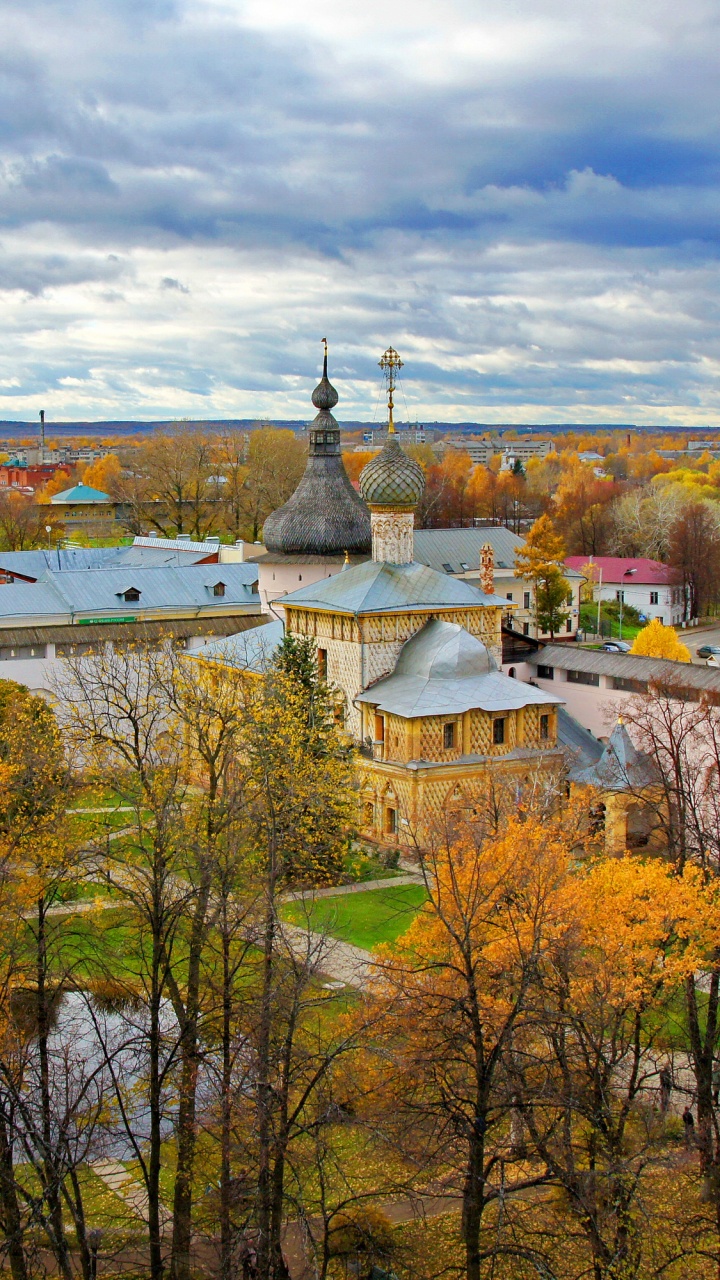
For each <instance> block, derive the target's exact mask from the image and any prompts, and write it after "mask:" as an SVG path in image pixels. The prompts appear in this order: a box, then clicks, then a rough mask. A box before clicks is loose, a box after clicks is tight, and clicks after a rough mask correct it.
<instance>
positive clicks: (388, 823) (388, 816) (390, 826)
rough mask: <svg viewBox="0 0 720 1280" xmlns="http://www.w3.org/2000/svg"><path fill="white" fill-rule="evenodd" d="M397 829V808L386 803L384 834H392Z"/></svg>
mask: <svg viewBox="0 0 720 1280" xmlns="http://www.w3.org/2000/svg"><path fill="white" fill-rule="evenodd" d="M396 831H397V809H393V808H392V807H391V805H388V806H387V807H386V809H385V834H386V835H388V836H394V835H395V833H396Z"/></svg>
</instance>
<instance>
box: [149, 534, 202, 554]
mask: <svg viewBox="0 0 720 1280" xmlns="http://www.w3.org/2000/svg"><path fill="white" fill-rule="evenodd" d="M132 545H133V546H134V547H148V548H150V549H153V548H158V547H159V548H160V549H161V550H163V551H168V550H169V551H184V552H186V553H187V552H188V551H195V552H201V553H202V554H203V555H206V556H209V555H212V553H213V551H219V549H220V543H219V542H215V541H213V542H207V541H193V540H191V539H190V538H162V537H161V536H160V534H153V533H151V534H148V536H147V537H143V535H142V534H141V533H137V534H136V535H135V538H134V540H133V544H132Z"/></svg>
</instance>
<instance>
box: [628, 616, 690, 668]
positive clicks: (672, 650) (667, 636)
mask: <svg viewBox="0 0 720 1280" xmlns="http://www.w3.org/2000/svg"><path fill="white" fill-rule="evenodd" d="M630 652H631V653H637V654H639V655H640V656H642V657H643V658H669V659H670V660H671V661H672V662H689V661H690V650H689V649H688V647H687V645H685V644H683V642H682V640H679V639H678V636H677V632H676V631H675V630H674V629H673V628H672V627H666V626H664V624H663V623H662V622H661V621H660V619H659V618H653V620H652V622H649V623H648V625H647V626H646V627H643V629H642V631H639V632H638V634H637V635H636V637H635V640H634V642H633V646H632V649H631V650H630Z"/></svg>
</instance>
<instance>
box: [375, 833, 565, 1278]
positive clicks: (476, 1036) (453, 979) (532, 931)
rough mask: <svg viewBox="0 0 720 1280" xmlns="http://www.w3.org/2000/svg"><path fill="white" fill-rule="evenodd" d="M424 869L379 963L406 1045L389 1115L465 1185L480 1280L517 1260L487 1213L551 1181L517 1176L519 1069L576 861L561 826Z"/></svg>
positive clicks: (453, 847)
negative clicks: (418, 896)
mask: <svg viewBox="0 0 720 1280" xmlns="http://www.w3.org/2000/svg"><path fill="white" fill-rule="evenodd" d="M422 867H423V873H424V876H425V883H426V886H427V891H428V903H427V905H426V906H425V908H424V909H423V910H422V911H421V913H420V915H419V916H418V917H417V919H416V921H415V923H414V924H413V925H412V926H411V928H410V929H409V931H408V932H407V933H406V934H405V935H404V937H403V938H402V939H401V940H400V941H399V943H398V944H397V946H396V948H395V950H394V952H392V953H387V954H384V955H383V957H382V969H381V972H380V977H379V981H378V997H379V999H380V1000H381V1001H385V1002H386V1003H387V1006H388V1046H389V1047H390V1046H391V1045H395V1046H396V1054H395V1055H394V1056H393V1059H392V1070H393V1089H394V1092H392V1094H391V1098H392V1100H391V1105H390V1111H391V1113H392V1120H393V1121H394V1122H395V1123H396V1124H397V1140H398V1142H399V1143H400V1144H401V1145H402V1146H403V1147H404V1148H407V1147H408V1144H409V1146H410V1147H411V1148H412V1149H411V1150H407V1155H408V1156H409V1157H410V1158H411V1159H412V1160H413V1161H414V1162H420V1163H421V1165H422V1162H423V1161H424V1160H426V1161H428V1165H429V1168H430V1169H432V1168H436V1167H437V1165H438V1164H440V1165H442V1166H443V1167H444V1168H446V1169H449V1170H451V1171H453V1173H456V1175H457V1180H458V1181H457V1186H454V1185H453V1187H452V1189H453V1191H454V1193H455V1194H456V1195H459V1196H460V1197H461V1199H462V1240H463V1246H464V1254H465V1262H464V1268H463V1274H464V1276H465V1277H466V1278H467V1280H480V1276H481V1274H482V1273H483V1264H484V1262H486V1261H488V1260H489V1259H491V1258H493V1257H495V1258H497V1257H498V1256H502V1255H505V1256H507V1255H510V1256H514V1255H513V1248H512V1245H511V1244H509V1243H508V1241H507V1240H506V1239H505V1238H504V1236H503V1237H501V1238H500V1239H498V1237H497V1235H496V1233H495V1231H494V1230H491V1229H490V1227H489V1226H488V1225H486V1222H487V1211H488V1209H489V1208H490V1207H491V1206H493V1205H496V1204H497V1202H498V1198H499V1197H500V1196H501V1195H502V1196H508V1197H510V1196H512V1194H513V1192H517V1191H520V1190H521V1189H522V1188H523V1187H525V1188H527V1187H529V1186H532V1185H534V1184H536V1183H537V1182H538V1180H539V1181H542V1180H543V1178H544V1170H542V1169H536V1170H528V1169H527V1168H525V1167H524V1166H523V1165H522V1164H519V1165H517V1167H516V1168H515V1169H513V1151H512V1146H513V1141H512V1133H511V1129H512V1114H513V1111H514V1110H515V1109H516V1102H515V1097H514V1095H515V1085H514V1080H513V1068H512V1063H513V1058H514V1054H515V1052H516V1046H517V1043H518V1041H519V1040H520V1039H521V1038H522V1037H523V1035H524V1034H526V1033H527V1030H528V1024H527V1018H528V1014H529V1008H530V1001H531V993H532V990H533V986H534V983H535V979H536V975H537V972H538V965H539V964H540V963H541V960H542V956H543V955H544V953H545V951H546V950H547V948H548V946H549V945H550V942H551V940H552V938H553V937H555V936H556V935H557V934H558V931H559V930H561V929H562V907H561V903H562V889H563V885H564V883H565V880H566V877H567V874H568V849H567V843H566V840H565V837H564V835H563V832H562V829H561V827H560V825H559V823H558V822H557V821H555V822H553V821H552V820H549V821H546V822H544V823H541V822H538V821H536V820H535V819H534V818H531V817H528V818H527V820H526V821H520V820H518V819H517V818H514V819H512V820H511V821H510V822H509V823H508V824H507V826H506V827H504V829H503V830H502V832H501V833H500V834H498V835H496V836H495V837H494V838H491V839H487V840H483V839H482V838H476V837H475V835H474V833H473V830H472V828H471V827H470V826H468V827H466V828H465V829H464V830H463V831H462V833H461V834H460V836H459V837H458V839H457V840H455V841H447V842H442V843H441V844H440V846H439V847H438V848H437V849H434V850H430V851H429V852H427V853H425V854H424V855H423V857H422ZM501 1164H502V1165H503V1166H504V1173H503V1175H502V1178H501V1177H500V1176H499V1173H500V1167H501ZM422 1167H423V1168H425V1167H426V1166H424V1165H422ZM451 1181H452V1174H451V1177H450V1179H449V1180H448V1183H447V1185H448V1189H450V1185H451ZM515 1256H517V1255H515Z"/></svg>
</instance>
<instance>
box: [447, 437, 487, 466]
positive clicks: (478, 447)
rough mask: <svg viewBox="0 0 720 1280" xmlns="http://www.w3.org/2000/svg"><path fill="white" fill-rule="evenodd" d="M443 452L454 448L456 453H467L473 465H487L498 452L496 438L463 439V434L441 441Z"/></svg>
mask: <svg viewBox="0 0 720 1280" xmlns="http://www.w3.org/2000/svg"><path fill="white" fill-rule="evenodd" d="M440 448H441V449H442V451H443V453H445V452H447V451H450V450H454V451H455V452H457V453H468V454H469V455H470V457H471V458H472V461H473V463H474V465H475V466H481V467H487V466H489V465H490V459H491V458H492V457H493V456H494V454H496V453H499V452H500V446H499V444H498V442H497V440H493V439H491V438H490V437H487V436H484V437H483V438H482V440H470V439H465V437H464V436H451V437H449V438H448V439H447V440H443V441H442V442H441V445H440Z"/></svg>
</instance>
